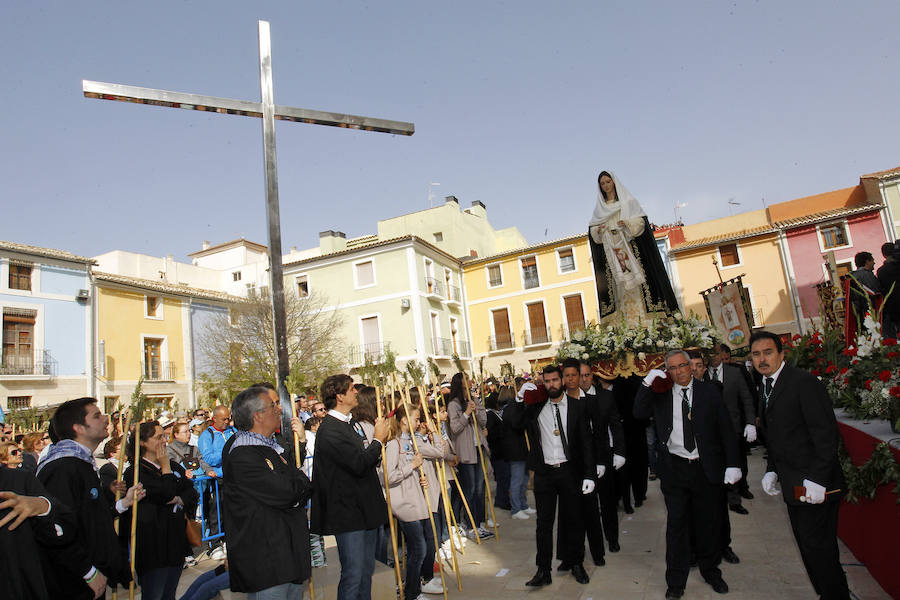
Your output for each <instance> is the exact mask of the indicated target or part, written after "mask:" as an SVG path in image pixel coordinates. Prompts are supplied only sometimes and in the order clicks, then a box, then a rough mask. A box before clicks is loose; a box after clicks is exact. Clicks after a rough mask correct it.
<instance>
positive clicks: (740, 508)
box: [728, 504, 750, 515]
mask: <svg viewBox="0 0 900 600" xmlns="http://www.w3.org/2000/svg"><path fill="white" fill-rule="evenodd" d="M728 510H730V511H731V512H736V513H737V514H739V515H749V514H750V511H749V510H747V509H746V508H744V507H743V506H741V505H740V504H729V505H728Z"/></svg>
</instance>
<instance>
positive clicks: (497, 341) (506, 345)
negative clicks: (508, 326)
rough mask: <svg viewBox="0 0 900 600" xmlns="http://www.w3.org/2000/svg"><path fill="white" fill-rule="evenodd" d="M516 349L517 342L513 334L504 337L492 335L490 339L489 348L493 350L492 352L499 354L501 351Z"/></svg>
mask: <svg viewBox="0 0 900 600" xmlns="http://www.w3.org/2000/svg"><path fill="white" fill-rule="evenodd" d="M515 347H516V342H515V340H514V339H513V335H512V334H511V333H507V334H503V335H492V336H491V337H489V338H488V348H490V349H491V352H497V351H500V350H512V349H513V348H515Z"/></svg>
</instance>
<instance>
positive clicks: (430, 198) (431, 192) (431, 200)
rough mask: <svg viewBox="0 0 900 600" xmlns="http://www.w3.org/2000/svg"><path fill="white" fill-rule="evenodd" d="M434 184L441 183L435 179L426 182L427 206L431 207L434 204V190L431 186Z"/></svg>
mask: <svg viewBox="0 0 900 600" xmlns="http://www.w3.org/2000/svg"><path fill="white" fill-rule="evenodd" d="M436 185H441V184H440V183H438V182H436V181H432V182H431V183H429V184H428V208H432V207H433V206H434V190H433V189H432V188H434V186H436Z"/></svg>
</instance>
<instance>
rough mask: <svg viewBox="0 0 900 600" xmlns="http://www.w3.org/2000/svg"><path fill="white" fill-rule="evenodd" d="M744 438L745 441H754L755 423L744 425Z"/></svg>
mask: <svg viewBox="0 0 900 600" xmlns="http://www.w3.org/2000/svg"><path fill="white" fill-rule="evenodd" d="M744 439H745V440H747V443H753V442H755V441H756V426H755V425H747V426H746V427H744Z"/></svg>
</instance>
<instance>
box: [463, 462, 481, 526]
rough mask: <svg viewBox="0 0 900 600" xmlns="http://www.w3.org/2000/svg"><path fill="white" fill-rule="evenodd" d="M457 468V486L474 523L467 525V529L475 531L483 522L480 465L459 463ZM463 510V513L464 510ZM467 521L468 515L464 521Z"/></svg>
mask: <svg viewBox="0 0 900 600" xmlns="http://www.w3.org/2000/svg"><path fill="white" fill-rule="evenodd" d="M457 468H458V470H459V471H458V472H459V485H460V486H461V487H462V491H463V495H465V497H466V502H468V504H469V510H471V511H472V518H473V519H475V523H469V527H470V528H472V529H475V528H477V527H478V526H480V525H481V524H482V523H483V522H484V475H482V474H481V473H482V471H481V464H480V463H474V464H471V465H467V464H462V463H461V464H460V465H459V466H458V467H457ZM463 510H464V511H465V509H463ZM460 516H462V515H460ZM468 520H469V515H468V514H466V521H468Z"/></svg>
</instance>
